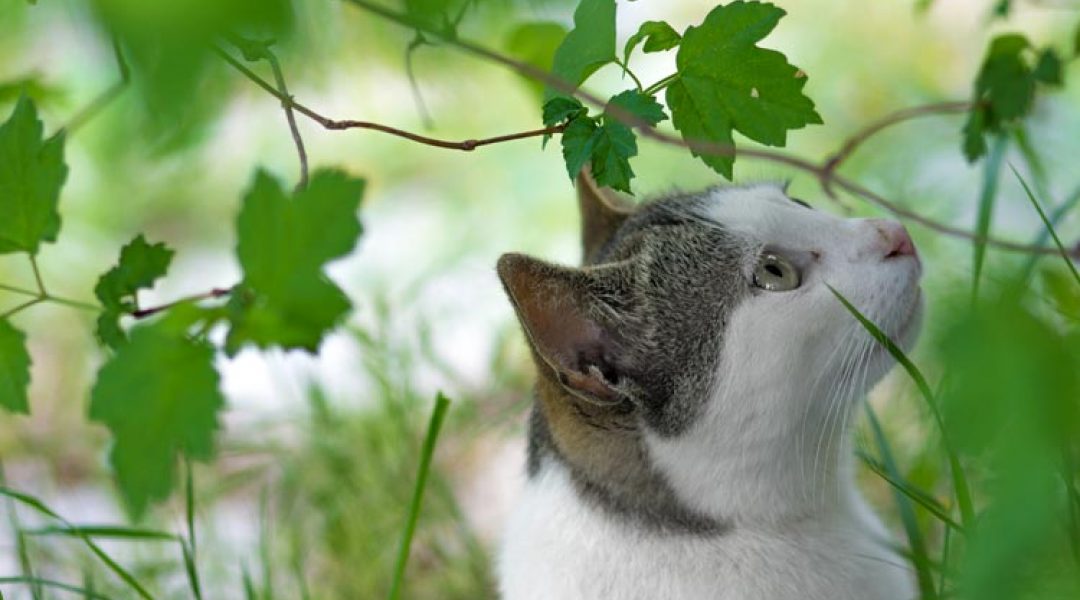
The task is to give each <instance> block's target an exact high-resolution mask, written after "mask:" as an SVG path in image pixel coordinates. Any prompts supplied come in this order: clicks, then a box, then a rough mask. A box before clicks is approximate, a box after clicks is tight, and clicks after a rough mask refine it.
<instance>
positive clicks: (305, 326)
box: [226, 170, 364, 354]
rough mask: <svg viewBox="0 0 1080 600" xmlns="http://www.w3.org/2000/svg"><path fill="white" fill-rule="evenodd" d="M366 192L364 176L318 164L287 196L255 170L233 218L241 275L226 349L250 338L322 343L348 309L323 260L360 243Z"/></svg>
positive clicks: (310, 345)
mask: <svg viewBox="0 0 1080 600" xmlns="http://www.w3.org/2000/svg"><path fill="white" fill-rule="evenodd" d="M363 191H364V181H363V180H362V179H355V178H352V177H349V176H348V175H346V174H345V173H343V172H341V171H335V170H320V171H317V172H315V173H314V174H313V175H312V177H311V181H310V182H309V184H308V186H307V187H306V188H304V189H303V190H300V191H298V192H296V193H294V194H293V195H292V197H291V198H290V197H289V196H287V195H286V193H285V192H284V190H283V189H282V186H281V183H280V182H278V181H277V180H276V179H274V178H273V177H271V176H270V175H269V174H267V173H266V172H265V171H262V170H260V171H259V172H258V173H256V175H255V181H254V182H253V183H252V186H251V189H250V190H249V191H248V193H247V195H246V196H245V197H244V206H243V208H242V209H241V211H240V216H239V218H238V219H237V224H236V229H237V235H238V238H239V241H238V245H237V256H238V258H239V260H240V266H241V267H242V268H243V270H244V279H243V281H242V282H241V284H240V285H239V286H238V287H237V289H236V290H234V292H233V294H232V297H231V298H230V301H229V305H228V306H229V320H230V323H231V327H230V329H229V334H228V337H227V339H226V351H227V352H229V353H230V354H235V353H236V352H237V351H238V350H239V349H240V347H241V345H243V344H245V343H249V342H250V343H253V344H255V345H256V346H258V347H260V348H266V347H270V346H279V347H282V348H302V349H305V350H307V351H309V352H315V351H316V350H317V349H318V346H319V343H320V342H321V341H322V338H323V336H324V335H325V334H326V333H327V332H328V331H329V330H330V329H332V328H333V327H335V326H336V325H337V324H338V323H339V322H340V321H341V320H342V319H343V318H344V317H345V315H346V314H347V313H348V311H349V309H350V308H351V304H350V303H349V299H348V298H347V297H346V296H345V293H344V292H342V291H341V289H340V288H338V287H337V286H336V285H335V284H334V283H333V282H331V281H330V279H329V278H328V277H327V276H326V274H325V272H324V271H323V267H324V266H325V265H326V263H328V262H330V261H331V260H333V259H336V258H340V257H342V256H345V255H346V254H348V253H349V252H350V251H352V249H353V247H354V246H355V245H356V241H357V239H358V237H359V236H360V232H361V227H360V221H359V220H358V219H357V216H356V212H357V210H358V209H359V206H360V199H361V196H362V194H363Z"/></svg>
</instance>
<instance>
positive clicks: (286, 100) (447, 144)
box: [214, 47, 565, 152]
mask: <svg viewBox="0 0 1080 600" xmlns="http://www.w3.org/2000/svg"><path fill="white" fill-rule="evenodd" d="M214 52H216V53H217V55H218V56H220V57H221V59H222V60H224V61H225V62H227V63H229V65H230V66H231V67H232V68H234V69H236V70H237V71H239V72H240V73H241V74H243V75H244V76H245V77H247V78H248V79H250V80H251V81H253V82H254V83H255V84H256V85H258V86H259V87H261V88H262V89H263V90H265V91H266V92H267V93H269V94H270V95H272V96H274V97H275V98H277V99H278V100H280V101H281V103H282V104H283V105H288V106H289V107H291V108H292V109H293V110H295V111H296V112H298V113H300V114H302V115H304V116H305V117H307V118H309V119H311V120H312V121H315V122H316V123H318V124H319V125H322V126H323V127H324V128H326V129H330V130H335V131H339V130H344V129H371V130H374V131H381V132H383V133H389V134H390V135H394V136H397V137H401V138H405V139H407V140H411V141H414V142H418V143H421V144H425V145H427V146H434V147H436V148H446V149H448V150H462V151H465V152H471V151H472V150H475V149H477V148H479V147H481V146H488V145H491V144H498V143H501V142H509V141H512V140H520V139H524V138H530V137H539V136H542V135H553V134H556V133H562V131H563V129H565V126H563V125H556V126H554V127H545V128H543V129H533V130H530V131H522V132H519V133H511V134H507V135H499V136H495V137H490V138H480V139H467V140H462V141H460V142H455V141H450V140H441V139H438V138H433V137H428V136H425V135H420V134H417V133H411V132H408V131H405V130H402V129H397V128H395V127H390V126H389V125H383V124H381V123H372V122H370V121H357V120H353V119H348V120H342V121H339V120H335V119H331V118H330V117H326V116H323V115H321V114H319V113H317V112H315V111H314V110H312V109H310V108H308V107H307V106H304V105H303V104H300V103H299V102H297V101H295V100H293V99H292V98H290V97H289V96H286V95H283V94H282V93H281V92H279V91H278V90H277V89H275V88H274V86H272V85H270V83H269V82H267V81H266V80H265V79H263V78H262V77H259V75H258V74H256V73H255V72H254V71H252V70H251V69H249V68H247V67H245V66H244V65H243V64H241V63H240V61H238V60H236V59H235V58H233V57H232V56H230V55H229V53H227V52H225V51H224V50H222V49H221V48H218V47H215V48H214Z"/></svg>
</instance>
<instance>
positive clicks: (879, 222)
mask: <svg viewBox="0 0 1080 600" xmlns="http://www.w3.org/2000/svg"><path fill="white" fill-rule="evenodd" d="M872 223H873V225H874V229H876V230H877V232H878V233H879V234H881V240H882V241H881V246H879V247H880V248H881V249H882V251H884V253H885V258H886V260H887V259H890V258H898V257H901V256H915V257H917V256H918V254H917V253H916V251H915V242H913V241H911V236H910V235H909V234H908V232H907V229H905V228H904V226H903V225H901V224H899V223H897V222H896V221H886V220H884V219H874V220H873V221H872Z"/></svg>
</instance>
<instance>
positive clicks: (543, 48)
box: [506, 22, 566, 95]
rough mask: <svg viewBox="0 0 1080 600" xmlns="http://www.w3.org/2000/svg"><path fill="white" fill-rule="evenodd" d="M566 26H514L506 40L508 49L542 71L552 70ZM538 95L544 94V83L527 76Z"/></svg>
mask: <svg viewBox="0 0 1080 600" xmlns="http://www.w3.org/2000/svg"><path fill="white" fill-rule="evenodd" d="M565 37H566V27H563V26H562V25H560V24H559V23H548V22H540V23H523V24H521V25H518V26H517V27H516V28H514V30H513V31H511V32H510V35H509V36H508V37H507V40H506V50H507V52H508V53H509V54H510V56H513V57H514V58H516V59H518V60H520V61H521V62H524V63H526V64H529V65H532V66H534V67H536V68H537V69H540V70H541V71H551V65H552V62H553V61H554V59H555V51H556V50H557V49H558V47H559V44H560V43H562V40H563V38H565ZM524 81H525V82H527V83H528V85H529V87H530V88H532V89H533V90H534V91H535V92H536V93H537V95H543V93H544V85H543V84H542V83H538V82H537V81H536V80H534V79H532V78H528V77H525V78H524Z"/></svg>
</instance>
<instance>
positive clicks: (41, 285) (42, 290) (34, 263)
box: [27, 254, 49, 298]
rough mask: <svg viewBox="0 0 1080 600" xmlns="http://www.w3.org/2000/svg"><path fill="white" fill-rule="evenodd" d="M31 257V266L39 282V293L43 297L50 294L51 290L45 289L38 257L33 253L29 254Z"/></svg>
mask: <svg viewBox="0 0 1080 600" xmlns="http://www.w3.org/2000/svg"><path fill="white" fill-rule="evenodd" d="M27 256H28V257H29V258H30V267H31V268H33V270H34V281H35V282H37V289H38V295H39V296H41V297H42V298H44V297H46V296H48V295H49V292H46V291H45V282H44V281H43V280H42V279H41V270H40V269H38V264H37V257H36V256H34V255H33V254H27Z"/></svg>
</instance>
